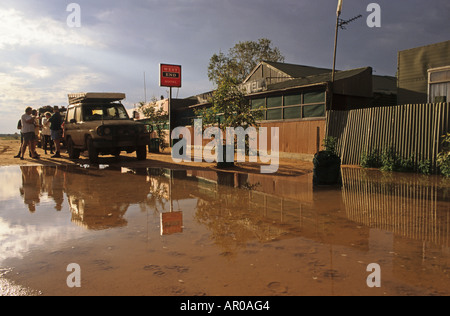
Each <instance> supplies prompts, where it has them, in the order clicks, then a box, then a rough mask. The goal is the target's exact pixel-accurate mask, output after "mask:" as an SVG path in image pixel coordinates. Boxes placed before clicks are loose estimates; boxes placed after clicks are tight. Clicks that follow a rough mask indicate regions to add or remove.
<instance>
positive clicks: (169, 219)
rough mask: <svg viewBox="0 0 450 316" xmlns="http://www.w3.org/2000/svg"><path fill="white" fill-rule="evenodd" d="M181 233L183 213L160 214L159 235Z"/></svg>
mask: <svg viewBox="0 0 450 316" xmlns="http://www.w3.org/2000/svg"><path fill="white" fill-rule="evenodd" d="M182 232H183V212H173V213H161V235H162V236H164V235H172V234H177V233H182Z"/></svg>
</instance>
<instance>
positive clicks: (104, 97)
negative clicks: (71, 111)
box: [68, 92, 126, 105]
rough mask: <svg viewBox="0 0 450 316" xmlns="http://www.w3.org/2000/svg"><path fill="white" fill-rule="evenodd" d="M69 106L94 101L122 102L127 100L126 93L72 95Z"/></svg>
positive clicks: (83, 93)
mask: <svg viewBox="0 0 450 316" xmlns="http://www.w3.org/2000/svg"><path fill="white" fill-rule="evenodd" d="M68 97H69V104H70V105H72V104H77V103H81V102H92V101H97V102H98V101H108V102H114V101H121V100H123V99H125V98H126V95H125V93H116V92H113V93H111V92H82V93H71V94H69V95H68Z"/></svg>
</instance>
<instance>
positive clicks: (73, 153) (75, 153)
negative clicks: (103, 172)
mask: <svg viewBox="0 0 450 316" xmlns="http://www.w3.org/2000/svg"><path fill="white" fill-rule="evenodd" d="M67 153H68V154H69V158H70V159H78V158H80V153H81V152H80V150H79V149H76V148H75V144H74V143H73V140H72V138H69V139H68V140H67Z"/></svg>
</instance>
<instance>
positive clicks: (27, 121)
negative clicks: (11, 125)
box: [20, 107, 39, 160]
mask: <svg viewBox="0 0 450 316" xmlns="http://www.w3.org/2000/svg"><path fill="white" fill-rule="evenodd" d="M32 112H33V109H32V108H30V107H28V108H26V110H25V114H24V115H22V120H21V121H22V133H23V144H22V152H21V157H20V159H21V160H23V159H24V155H25V151H26V149H27V147H28V146H29V147H30V151H31V154H32V158H34V159H39V155H38V154H37V153H36V148H35V138H36V135H35V133H34V129H35V126H34V123H35V118H34V117H33V116H32V115H31V113H32Z"/></svg>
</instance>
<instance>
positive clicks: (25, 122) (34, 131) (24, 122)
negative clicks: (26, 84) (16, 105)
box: [15, 106, 63, 160]
mask: <svg viewBox="0 0 450 316" xmlns="http://www.w3.org/2000/svg"><path fill="white" fill-rule="evenodd" d="M62 124H63V119H62V117H61V114H60V110H59V107H58V106H55V107H53V114H52V113H50V112H47V113H45V115H44V117H43V118H42V123H41V121H40V119H39V113H38V111H36V110H33V109H32V108H31V107H27V108H26V109H25V114H23V115H22V117H21V119H20V121H19V123H18V126H17V128H18V129H20V130H21V135H22V145H21V148H20V152H19V153H18V154H17V156H15V158H20V159H21V160H24V159H25V158H24V156H25V152H26V150H27V148H29V152H30V157H31V158H33V159H40V156H39V155H38V154H37V152H36V145H37V143H38V138H39V131H40V130H41V128H42V135H43V136H44V139H43V140H44V142H43V148H44V150H45V154H47V148H48V147H47V145H50V154H52V155H53V156H51V158H61V153H60V147H61V140H62V137H63V129H62ZM53 143H54V145H55V148H56V153H54V152H53Z"/></svg>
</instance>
